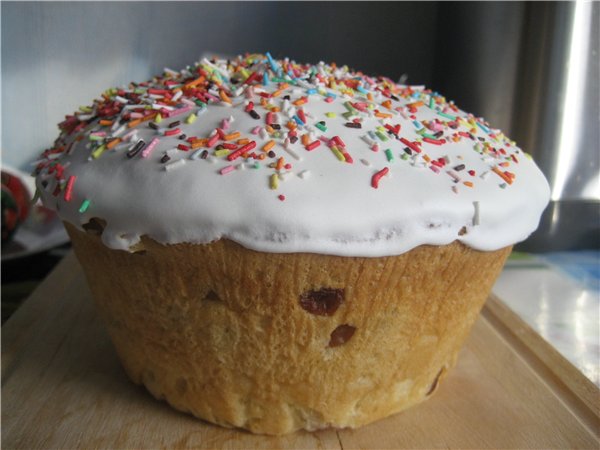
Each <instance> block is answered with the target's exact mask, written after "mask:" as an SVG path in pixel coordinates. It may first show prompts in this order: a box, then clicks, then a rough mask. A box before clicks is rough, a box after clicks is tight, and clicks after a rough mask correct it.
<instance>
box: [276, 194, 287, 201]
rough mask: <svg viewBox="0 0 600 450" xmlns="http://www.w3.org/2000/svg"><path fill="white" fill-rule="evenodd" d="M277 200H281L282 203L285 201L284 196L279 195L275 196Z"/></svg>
mask: <svg viewBox="0 0 600 450" xmlns="http://www.w3.org/2000/svg"><path fill="white" fill-rule="evenodd" d="M277 198H278V199H279V200H281V201H284V200H285V195H283V194H279V195H278V196H277Z"/></svg>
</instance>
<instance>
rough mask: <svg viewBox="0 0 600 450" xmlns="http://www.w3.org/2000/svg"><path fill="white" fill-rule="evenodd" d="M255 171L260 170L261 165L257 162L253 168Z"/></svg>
mask: <svg viewBox="0 0 600 450" xmlns="http://www.w3.org/2000/svg"><path fill="white" fill-rule="evenodd" d="M252 168H253V169H260V164H259V163H258V161H257V162H255V163H254V165H253V166H252Z"/></svg>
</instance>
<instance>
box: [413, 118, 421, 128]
mask: <svg viewBox="0 0 600 450" xmlns="http://www.w3.org/2000/svg"><path fill="white" fill-rule="evenodd" d="M413 125H414V126H415V128H416V129H417V130H420V129H421V128H423V125H422V124H421V122H419V121H418V120H413Z"/></svg>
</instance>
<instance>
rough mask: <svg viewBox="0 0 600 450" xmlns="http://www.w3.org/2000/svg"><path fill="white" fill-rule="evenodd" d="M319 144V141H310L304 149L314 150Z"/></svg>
mask: <svg viewBox="0 0 600 450" xmlns="http://www.w3.org/2000/svg"><path fill="white" fill-rule="evenodd" d="M319 145H321V141H318V140H317V141H312V142H311V143H310V144H308V145H307V146H306V150H308V151H309V152H310V151H312V150H314V149H315V148H317V147H318V146H319Z"/></svg>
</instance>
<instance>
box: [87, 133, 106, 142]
mask: <svg viewBox="0 0 600 450" xmlns="http://www.w3.org/2000/svg"><path fill="white" fill-rule="evenodd" d="M89 139H90V141H103V140H104V136H94V135H93V134H90V136H89Z"/></svg>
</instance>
